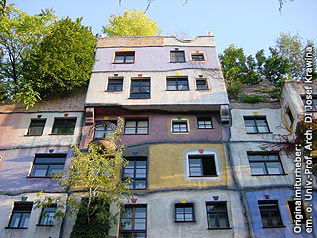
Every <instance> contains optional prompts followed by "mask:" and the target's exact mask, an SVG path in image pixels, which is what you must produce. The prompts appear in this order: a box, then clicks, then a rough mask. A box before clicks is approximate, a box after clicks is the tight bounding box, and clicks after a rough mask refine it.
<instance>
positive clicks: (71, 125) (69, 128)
mask: <svg viewBox="0 0 317 238" xmlns="http://www.w3.org/2000/svg"><path fill="white" fill-rule="evenodd" d="M75 125H76V118H67V119H66V118H55V121H54V125H53V130H52V134H64V135H73V134H74V131H75Z"/></svg>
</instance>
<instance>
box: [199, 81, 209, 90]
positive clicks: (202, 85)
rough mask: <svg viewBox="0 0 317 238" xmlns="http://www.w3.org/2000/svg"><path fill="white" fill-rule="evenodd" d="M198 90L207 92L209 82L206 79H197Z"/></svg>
mask: <svg viewBox="0 0 317 238" xmlns="http://www.w3.org/2000/svg"><path fill="white" fill-rule="evenodd" d="M196 88H197V90H207V89H208V85H207V80H206V79H196Z"/></svg>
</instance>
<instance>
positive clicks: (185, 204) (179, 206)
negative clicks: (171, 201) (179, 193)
mask: <svg viewBox="0 0 317 238" xmlns="http://www.w3.org/2000/svg"><path fill="white" fill-rule="evenodd" d="M188 207H190V208H191V209H192V211H191V215H192V220H190V221H186V220H185V214H188V213H186V212H185V209H184V212H183V213H181V214H183V217H184V220H182V221H180V220H177V211H176V209H177V208H188ZM174 222H176V223H187V222H196V218H195V208H194V203H175V205H174Z"/></svg>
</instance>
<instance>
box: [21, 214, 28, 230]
mask: <svg viewBox="0 0 317 238" xmlns="http://www.w3.org/2000/svg"><path fill="white" fill-rule="evenodd" d="M29 219H30V214H29V213H23V214H22V219H21V223H20V227H23V228H27V227H28V224H29Z"/></svg>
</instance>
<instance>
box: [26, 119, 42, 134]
mask: <svg viewBox="0 0 317 238" xmlns="http://www.w3.org/2000/svg"><path fill="white" fill-rule="evenodd" d="M36 122H42V123H43V125H42V126H34V125H32V124H33V123H36ZM45 124H46V118H32V119H31V122H30V125H29V129H28V133H27V135H28V136H41V135H43V131H44V128H45ZM31 128H40V129H41V133H38V134H36V133H31V131H32V129H31Z"/></svg>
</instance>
